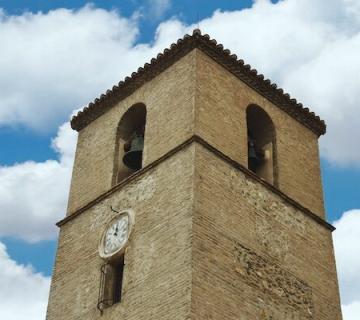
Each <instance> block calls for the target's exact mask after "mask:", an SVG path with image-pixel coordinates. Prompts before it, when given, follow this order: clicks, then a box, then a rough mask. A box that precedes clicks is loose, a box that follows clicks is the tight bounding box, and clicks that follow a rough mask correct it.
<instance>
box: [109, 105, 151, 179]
mask: <svg viewBox="0 0 360 320" xmlns="http://www.w3.org/2000/svg"><path fill="white" fill-rule="evenodd" d="M145 126H146V106H145V105H144V104H143V103H137V104H134V105H133V106H131V107H130V108H129V109H128V110H127V111H126V112H125V113H124V115H123V116H122V117H121V119H120V122H119V125H118V128H117V133H116V143H115V159H114V172H113V179H112V184H113V185H114V184H117V183H119V182H120V181H121V180H123V179H125V178H126V177H128V176H129V175H131V174H132V173H134V172H135V171H137V170H139V169H141V168H142V154H143V148H144V138H145Z"/></svg>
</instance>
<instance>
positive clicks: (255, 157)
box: [248, 139, 261, 172]
mask: <svg viewBox="0 0 360 320" xmlns="http://www.w3.org/2000/svg"><path fill="white" fill-rule="evenodd" d="M248 162H249V169H250V170H251V171H253V172H255V171H256V169H257V167H258V165H259V164H260V162H261V158H260V157H259V154H258V152H257V151H256V147H255V141H254V140H252V139H250V140H249V142H248Z"/></svg>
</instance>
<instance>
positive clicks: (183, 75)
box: [68, 52, 195, 214]
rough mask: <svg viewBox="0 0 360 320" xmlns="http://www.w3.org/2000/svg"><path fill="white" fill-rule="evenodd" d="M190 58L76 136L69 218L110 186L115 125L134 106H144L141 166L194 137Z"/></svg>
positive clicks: (193, 76) (192, 82)
mask: <svg viewBox="0 0 360 320" xmlns="http://www.w3.org/2000/svg"><path fill="white" fill-rule="evenodd" d="M194 54H195V52H191V53H190V54H188V55H187V56H185V57H184V58H183V59H181V60H179V61H178V62H177V63H175V64H174V65H172V66H171V67H170V68H169V69H167V70H165V71H164V72H163V73H161V74H160V75H159V76H157V77H156V78H155V79H153V80H152V81H151V82H148V83H146V84H145V85H144V86H142V87H141V88H140V89H139V90H137V91H136V92H135V93H134V94H132V95H131V96H129V97H127V98H126V99H124V100H122V101H120V102H119V103H118V104H117V105H116V106H115V107H114V108H112V109H111V110H109V111H108V112H107V113H105V114H104V115H102V116H101V117H100V118H98V119H96V120H95V121H93V122H91V123H90V124H89V125H88V126H87V127H85V128H84V129H82V130H81V131H80V132H79V138H78V145H77V150H76V157H75V164H74V171H73V176H72V183H71V189H70V197H69V205H68V214H70V213H71V212H74V211H75V210H76V209H79V208H80V207H82V206H84V205H85V204H86V203H87V202H89V201H91V200H93V199H94V198H95V197H96V196H98V195H99V194H101V193H103V192H105V191H106V190H108V189H109V188H110V187H111V182H112V177H113V166H114V156H115V140H116V131H117V127H118V124H119V121H120V119H121V117H122V115H123V114H124V113H125V112H126V110H127V109H128V108H130V107H131V106H132V105H134V104H135V103H139V102H142V103H145V105H146V108H147V125H146V129H145V147H144V160H143V163H144V165H146V164H149V163H151V162H153V161H154V160H156V159H158V158H159V157H161V156H162V155H163V154H165V153H166V152H168V151H169V150H171V149H172V148H174V147H176V146H177V145H179V144H180V143H182V142H183V141H184V140H186V139H187V138H189V137H191V136H192V134H193V132H194V128H193V127H194V120H193V118H194V102H195V100H194V95H195V90H194V89H195V59H194Z"/></svg>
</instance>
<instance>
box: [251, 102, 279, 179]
mask: <svg viewBox="0 0 360 320" xmlns="http://www.w3.org/2000/svg"><path fill="white" fill-rule="evenodd" d="M246 121H247V132H248V136H247V138H248V141H247V142H248V168H249V169H250V170H251V171H253V172H254V173H255V174H257V175H258V176H259V177H260V178H262V179H264V180H266V181H267V182H269V183H271V184H276V181H275V180H276V179H275V177H276V172H275V171H276V146H275V127H274V124H273V122H272V120H271V118H270V117H269V115H268V114H267V113H266V112H265V111H264V110H263V109H262V108H260V107H259V106H257V105H250V106H248V108H247V109H246Z"/></svg>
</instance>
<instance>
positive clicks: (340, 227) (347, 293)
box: [334, 209, 360, 320]
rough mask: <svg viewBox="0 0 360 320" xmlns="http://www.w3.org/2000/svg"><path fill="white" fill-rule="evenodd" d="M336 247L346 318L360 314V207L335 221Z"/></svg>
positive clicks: (350, 319) (356, 318) (353, 318)
mask: <svg viewBox="0 0 360 320" xmlns="http://www.w3.org/2000/svg"><path fill="white" fill-rule="evenodd" d="M334 226H335V227H336V231H335V232H334V248H335V255H336V266H337V271H338V277H339V285H340V293H341V294H340V295H341V302H342V309H343V318H344V320H358V319H359V314H360V278H359V270H360V256H359V252H360V233H359V230H360V209H355V210H350V211H347V212H345V213H344V214H343V215H342V217H341V218H340V219H339V220H337V221H335V222H334Z"/></svg>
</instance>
